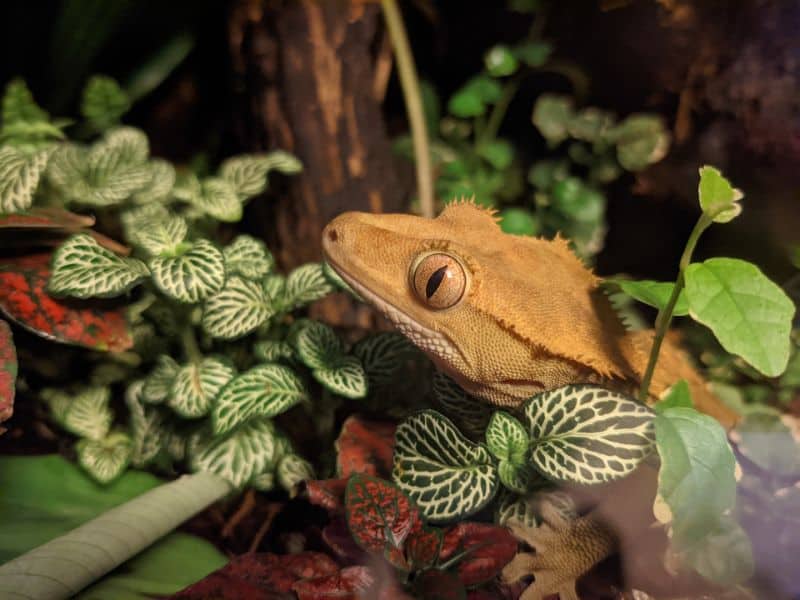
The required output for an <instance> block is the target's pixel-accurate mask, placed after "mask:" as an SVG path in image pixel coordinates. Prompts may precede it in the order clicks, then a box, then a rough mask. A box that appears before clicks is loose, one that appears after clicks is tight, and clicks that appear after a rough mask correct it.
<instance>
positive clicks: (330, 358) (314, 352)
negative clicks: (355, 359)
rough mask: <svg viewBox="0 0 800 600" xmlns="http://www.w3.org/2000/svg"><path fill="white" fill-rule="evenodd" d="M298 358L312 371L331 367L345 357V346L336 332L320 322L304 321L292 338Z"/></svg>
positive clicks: (296, 328) (295, 330)
mask: <svg viewBox="0 0 800 600" xmlns="http://www.w3.org/2000/svg"><path fill="white" fill-rule="evenodd" d="M290 339H291V342H292V345H293V346H294V349H295V351H296V352H297V356H299V357H300V360H302V361H303V364H305V365H306V366H307V367H308V368H310V369H324V368H326V367H331V366H332V365H333V364H334V363H335V362H336V361H337V360H338V359H339V358H341V357H342V356H343V355H344V344H343V343H342V341H341V340H340V339H339V336H337V335H336V332H335V331H334V330H333V329H332V328H331V327H329V326H328V325H325V324H324V323H320V322H319V321H303V322H302V323H299V324H298V326H297V327H295V329H294V331H293V332H292V335H291V336H290Z"/></svg>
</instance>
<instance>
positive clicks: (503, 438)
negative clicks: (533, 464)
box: [486, 410, 528, 466]
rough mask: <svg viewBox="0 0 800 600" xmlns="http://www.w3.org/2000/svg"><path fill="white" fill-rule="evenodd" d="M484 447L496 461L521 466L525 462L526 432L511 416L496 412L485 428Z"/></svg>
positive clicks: (503, 412) (526, 448)
mask: <svg viewBox="0 0 800 600" xmlns="http://www.w3.org/2000/svg"><path fill="white" fill-rule="evenodd" d="M486 447H487V448H488V449H489V452H491V453H492V454H493V455H494V456H495V458H497V460H506V461H509V462H510V463H512V464H513V465H516V466H523V465H525V463H526V461H527V453H528V432H527V431H525V427H523V425H522V423H520V422H519V421H517V419H515V418H514V417H513V416H512V415H510V414H509V413H507V412H505V411H502V410H498V411H497V412H495V413H494V414H493V415H492V418H491V419H490V420H489V425H488V427H487V428H486Z"/></svg>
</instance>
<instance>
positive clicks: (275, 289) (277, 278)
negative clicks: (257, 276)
mask: <svg viewBox="0 0 800 600" xmlns="http://www.w3.org/2000/svg"><path fill="white" fill-rule="evenodd" d="M263 284H264V291H265V292H266V294H267V296H269V297H270V300H272V306H274V307H275V309H276V312H277V311H283V310H285V300H284V298H285V295H286V277H284V276H283V275H279V274H277V273H270V274H268V275H267V276H266V277H264V281H263Z"/></svg>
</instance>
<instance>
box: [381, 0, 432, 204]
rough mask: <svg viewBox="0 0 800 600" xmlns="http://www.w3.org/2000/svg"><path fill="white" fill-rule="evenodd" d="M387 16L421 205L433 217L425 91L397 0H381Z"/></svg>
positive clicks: (384, 14) (384, 13) (387, 26)
mask: <svg viewBox="0 0 800 600" xmlns="http://www.w3.org/2000/svg"><path fill="white" fill-rule="evenodd" d="M381 6H382V7H383V16H384V18H385V19H386V28H387V30H388V31H389V38H390V39H391V40H392V47H393V48H394V54H395V57H396V59H397V73H398V75H399V76H400V87H402V88H403V98H404V99H405V103H406V110H407V111H408V122H409V125H410V127H411V140H412V142H413V143H414V157H415V159H416V160H415V164H416V170H417V192H418V193H419V206H420V211H421V212H422V216H423V217H427V218H429V219H432V218H433V216H434V206H433V175H432V171H431V153H430V143H429V141H428V130H427V128H426V126H425V112H424V111H423V109H422V94H421V92H420V88H419V77H417V68H416V66H415V65H414V55H413V54H412V53H411V46H410V45H409V43H408V36H407V35H406V28H405V25H403V16H402V15H401V14H400V9H398V7H397V2H396V1H395V0H381Z"/></svg>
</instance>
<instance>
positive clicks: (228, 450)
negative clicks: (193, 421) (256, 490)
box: [191, 419, 278, 488]
mask: <svg viewBox="0 0 800 600" xmlns="http://www.w3.org/2000/svg"><path fill="white" fill-rule="evenodd" d="M277 450H278V446H277V444H276V440H275V426H274V425H273V424H272V422H271V421H270V420H269V419H250V420H249V421H247V422H245V423H242V424H241V425H240V426H239V427H237V428H236V429H234V430H233V431H231V432H229V433H228V434H227V435H224V436H216V437H213V438H211V437H210V436H209V439H207V440H202V441H200V443H199V444H198V445H197V448H196V449H195V451H194V453H193V455H192V457H191V465H192V469H193V470H194V471H207V472H210V473H214V474H216V475H219V476H220V477H222V478H224V479H226V480H227V481H228V482H230V484H231V485H233V486H234V487H237V488H242V487H244V486H246V485H248V483H249V482H250V481H251V480H253V479H254V478H256V477H258V476H259V475H261V474H262V473H264V472H266V471H268V470H270V469H272V468H274V467H275V463H276V462H277V456H276V453H277Z"/></svg>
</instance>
